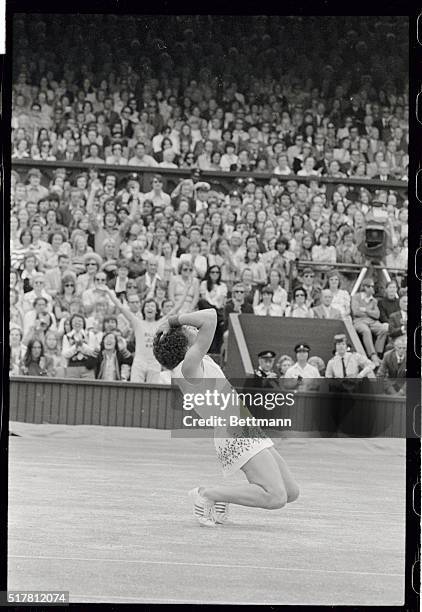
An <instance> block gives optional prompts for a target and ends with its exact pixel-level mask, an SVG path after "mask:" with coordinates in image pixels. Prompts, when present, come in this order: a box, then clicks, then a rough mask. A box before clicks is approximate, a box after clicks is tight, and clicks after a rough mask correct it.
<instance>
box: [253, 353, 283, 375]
mask: <svg viewBox="0 0 422 612" xmlns="http://www.w3.org/2000/svg"><path fill="white" fill-rule="evenodd" d="M274 359H275V353H274V351H261V352H260V353H258V368H257V369H256V370H255V376H256V377H258V378H278V375H277V373H276V372H274Z"/></svg>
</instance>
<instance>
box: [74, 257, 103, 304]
mask: <svg viewBox="0 0 422 612" xmlns="http://www.w3.org/2000/svg"><path fill="white" fill-rule="evenodd" d="M102 263H103V260H102V259H101V257H100V256H99V255H97V253H93V252H92V253H86V254H85V257H84V265H85V272H83V273H82V274H79V276H78V278H77V280H76V293H77V294H78V295H82V293H83V292H84V291H86V290H87V289H94V287H95V275H96V274H97V272H98V271H99V270H100V268H101V266H102Z"/></svg>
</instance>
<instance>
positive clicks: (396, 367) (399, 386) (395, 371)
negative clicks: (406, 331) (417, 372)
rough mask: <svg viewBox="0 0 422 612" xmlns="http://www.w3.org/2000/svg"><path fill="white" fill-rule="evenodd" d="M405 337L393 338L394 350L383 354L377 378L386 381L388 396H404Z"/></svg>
mask: <svg viewBox="0 0 422 612" xmlns="http://www.w3.org/2000/svg"><path fill="white" fill-rule="evenodd" d="M406 348H407V338H406V336H396V338H394V348H393V349H391V350H389V351H387V352H386V353H385V354H384V357H383V359H382V362H381V365H380V367H379V369H378V372H377V376H378V377H379V378H384V379H387V380H386V384H385V392H386V393H388V394H389V395H396V394H401V395H403V394H405V391H406V388H405V383H404V381H403V380H402V381H400V380H397V379H405V378H406Z"/></svg>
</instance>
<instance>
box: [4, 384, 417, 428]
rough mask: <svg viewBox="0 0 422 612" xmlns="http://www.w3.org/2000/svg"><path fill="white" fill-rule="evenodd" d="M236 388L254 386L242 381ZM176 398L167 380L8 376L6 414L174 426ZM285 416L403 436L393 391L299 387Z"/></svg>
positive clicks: (295, 424)
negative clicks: (164, 382) (347, 391)
mask: <svg viewBox="0 0 422 612" xmlns="http://www.w3.org/2000/svg"><path fill="white" fill-rule="evenodd" d="M242 391H243V392H248V391H252V392H255V393H256V391H257V390H256V388H255V389H249V388H248V387H247V386H245V387H244V388H242ZM181 399H182V398H181V395H180V393H179V392H178V391H177V390H176V389H174V388H172V387H170V386H158V385H146V384H133V383H126V382H125V383H123V382H103V381H93V380H75V379H73V380H72V379H57V378H54V379H51V378H50V379H49V378H44V377H29V376H22V377H13V378H11V380H10V420H11V421H20V422H26V423H39V424H41V423H50V424H67V425H105V426H120V427H145V428H153V429H167V430H172V429H173V430H180V429H181V428H182V418H183V416H184V414H186V413H185V412H184V411H183V407H182V402H181ZM255 416H258V417H261V416H262V415H260V414H256V415H255ZM266 416H270V417H271V413H268V412H267V413H266ZM286 416H288V417H289V418H290V419H291V421H292V428H291V430H292V431H296V432H316V431H318V432H328V433H331V434H335V433H336V432H337V431H338V429H339V427H340V430H341V431H343V432H344V433H348V434H349V435H354V436H359V435H382V436H387V437H405V436H406V406H405V398H404V397H399V396H389V395H375V394H364V393H356V394H353V395H351V394H341V393H337V392H334V393H327V392H322V393H317V392H315V391H313V392H312V391H309V392H300V393H297V394H296V399H295V403H294V405H293V406H292V407H289V409H288V415H286ZM339 419H340V421H341V423H339Z"/></svg>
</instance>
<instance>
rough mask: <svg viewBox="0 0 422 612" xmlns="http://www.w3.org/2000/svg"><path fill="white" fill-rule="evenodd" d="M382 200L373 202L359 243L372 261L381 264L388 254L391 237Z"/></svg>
mask: <svg viewBox="0 0 422 612" xmlns="http://www.w3.org/2000/svg"><path fill="white" fill-rule="evenodd" d="M381 207H382V204H381V202H372V210H371V213H370V214H369V215H368V217H369V218H368V220H367V223H366V227H365V230H364V232H363V236H362V239H361V241H360V243H359V245H358V249H359V251H360V252H361V253H362V254H363V255H365V256H366V257H367V258H368V259H369V260H370V261H371V262H373V263H377V264H380V263H381V261H382V260H383V259H384V257H385V256H386V255H387V249H388V247H389V246H390V242H391V237H390V233H389V232H388V230H387V227H386V224H387V221H388V214H387V212H386V211H385V210H383V209H382V208H381Z"/></svg>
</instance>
